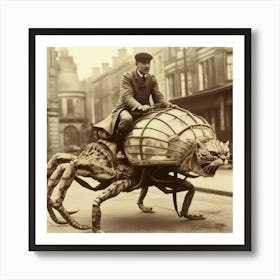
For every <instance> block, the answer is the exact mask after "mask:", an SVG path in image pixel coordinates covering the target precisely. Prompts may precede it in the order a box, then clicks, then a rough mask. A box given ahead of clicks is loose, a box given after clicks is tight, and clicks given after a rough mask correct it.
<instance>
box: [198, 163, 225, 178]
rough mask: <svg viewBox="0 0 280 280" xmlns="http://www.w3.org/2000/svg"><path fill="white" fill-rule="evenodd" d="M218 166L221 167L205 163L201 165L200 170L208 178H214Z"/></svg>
mask: <svg viewBox="0 0 280 280" xmlns="http://www.w3.org/2000/svg"><path fill="white" fill-rule="evenodd" d="M220 166H221V165H209V164H207V163H204V164H201V168H202V170H203V171H204V172H205V173H206V174H208V175H210V176H214V175H215V173H216V171H217V169H218V168H219V167H220Z"/></svg>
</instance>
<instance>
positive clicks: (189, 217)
mask: <svg viewBox="0 0 280 280" xmlns="http://www.w3.org/2000/svg"><path fill="white" fill-rule="evenodd" d="M180 217H184V218H186V219H189V220H204V219H205V217H204V216H203V215H201V214H198V215H190V214H186V213H183V212H181V213H180Z"/></svg>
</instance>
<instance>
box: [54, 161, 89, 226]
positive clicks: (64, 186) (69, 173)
mask: <svg viewBox="0 0 280 280" xmlns="http://www.w3.org/2000/svg"><path fill="white" fill-rule="evenodd" d="M76 171H77V170H76V167H75V163H74V161H72V162H70V163H69V164H68V166H67V168H65V170H64V172H63V174H62V176H61V179H60V181H59V183H58V188H59V197H58V198H57V199H56V200H55V201H52V200H50V203H49V204H50V206H52V207H53V208H55V209H56V210H57V211H58V212H59V214H60V215H61V216H62V217H63V218H64V219H65V220H66V222H67V223H68V224H70V225H71V226H72V227H74V228H77V229H81V230H85V229H90V227H89V226H86V225H82V224H80V223H78V222H77V221H75V220H74V219H73V218H72V217H71V216H70V213H69V212H68V211H66V209H65V208H64V206H63V204H62V203H63V201H64V199H65V195H66V192H67V190H68V188H69V187H70V185H71V183H72V182H73V180H74V178H75V174H76Z"/></svg>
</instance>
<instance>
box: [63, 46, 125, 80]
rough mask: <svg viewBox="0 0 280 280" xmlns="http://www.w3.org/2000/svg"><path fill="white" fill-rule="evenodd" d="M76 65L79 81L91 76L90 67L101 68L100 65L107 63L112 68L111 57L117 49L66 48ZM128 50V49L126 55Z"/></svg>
mask: <svg viewBox="0 0 280 280" xmlns="http://www.w3.org/2000/svg"><path fill="white" fill-rule="evenodd" d="M68 49H69V55H72V56H73V58H74V61H75V63H76V64H77V68H78V69H77V70H78V76H79V79H80V80H83V79H85V78H88V77H89V76H90V75H91V74H92V67H101V63H103V62H108V63H109V64H110V66H112V57H113V56H117V55H118V49H119V48H108V47H106V48H68ZM129 53H130V50H129V49H128V54H129Z"/></svg>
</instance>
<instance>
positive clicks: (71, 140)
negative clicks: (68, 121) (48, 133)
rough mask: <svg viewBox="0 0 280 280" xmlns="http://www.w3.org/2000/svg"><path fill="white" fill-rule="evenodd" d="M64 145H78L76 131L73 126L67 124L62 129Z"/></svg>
mask: <svg viewBox="0 0 280 280" xmlns="http://www.w3.org/2000/svg"><path fill="white" fill-rule="evenodd" d="M64 145H65V146H69V145H78V131H77V128H76V127H75V126H67V127H65V129H64Z"/></svg>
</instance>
